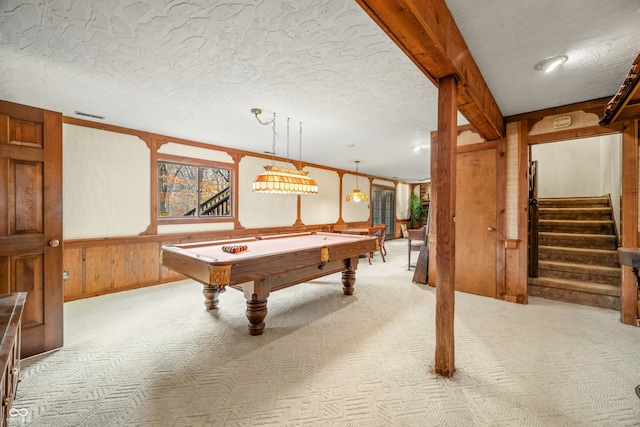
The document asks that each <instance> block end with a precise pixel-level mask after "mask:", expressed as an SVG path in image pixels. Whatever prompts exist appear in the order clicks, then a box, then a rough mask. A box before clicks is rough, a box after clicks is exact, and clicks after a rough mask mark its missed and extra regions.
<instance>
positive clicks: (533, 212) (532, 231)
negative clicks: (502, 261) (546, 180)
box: [529, 160, 539, 277]
mask: <svg viewBox="0 0 640 427" xmlns="http://www.w3.org/2000/svg"><path fill="white" fill-rule="evenodd" d="M538 220H539V214H538V161H537V160H534V161H532V162H529V277H538Z"/></svg>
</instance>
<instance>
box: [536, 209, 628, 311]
mask: <svg viewBox="0 0 640 427" xmlns="http://www.w3.org/2000/svg"><path fill="white" fill-rule="evenodd" d="M538 206H539V208H538V213H539V221H538V230H539V233H538V245H539V246H538V259H539V262H538V277H537V278H532V277H530V278H529V295H531V296H539V297H543V298H548V299H554V300H561V301H567V302H572V303H576V304H583V305H591V306H595V307H602V308H609V309H613V310H619V309H620V276H621V273H620V264H619V263H618V254H617V251H616V249H617V247H618V239H617V233H616V227H615V222H614V220H613V211H612V209H611V201H610V199H609V197H608V196H603V197H580V198H561V199H560V198H558V199H538Z"/></svg>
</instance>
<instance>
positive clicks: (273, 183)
mask: <svg viewBox="0 0 640 427" xmlns="http://www.w3.org/2000/svg"><path fill="white" fill-rule="evenodd" d="M251 112H252V113H253V114H254V115H255V116H256V119H257V120H258V122H259V123H260V124H262V125H272V129H273V142H272V145H271V152H272V153H273V164H272V165H270V166H265V167H264V169H265V171H264V172H263V173H261V174H260V175H258V176H256V177H255V178H254V180H253V186H252V187H253V191H256V192H259V193H272V194H318V184H316V182H315V181H314V180H313V179H312V178H309V177H308V176H307V172H304V171H302V170H298V169H289V168H283V167H278V166H276V165H275V153H276V113H273V118H271V119H270V120H267V121H266V122H263V121H262V120H260V118H259V117H258V114H261V113H262V110H260V109H259V108H252V109H251ZM287 160H289V119H287ZM300 169H302V122H300Z"/></svg>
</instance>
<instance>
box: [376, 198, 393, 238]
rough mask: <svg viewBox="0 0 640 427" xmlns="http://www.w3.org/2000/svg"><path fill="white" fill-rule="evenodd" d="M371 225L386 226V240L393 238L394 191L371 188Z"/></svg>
mask: <svg viewBox="0 0 640 427" xmlns="http://www.w3.org/2000/svg"><path fill="white" fill-rule="evenodd" d="M371 190H372V195H373V196H372V200H371V206H372V220H371V221H372V224H385V225H386V226H387V234H386V238H387V239H391V238H393V236H395V233H396V232H395V194H396V192H395V190H392V189H390V188H384V187H372V189H371Z"/></svg>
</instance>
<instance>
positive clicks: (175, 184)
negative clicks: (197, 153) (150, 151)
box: [158, 161, 231, 219]
mask: <svg viewBox="0 0 640 427" xmlns="http://www.w3.org/2000/svg"><path fill="white" fill-rule="evenodd" d="M158 206H159V209H158V210H159V212H158V216H159V217H160V218H172V219H176V218H190V217H191V218H194V217H197V218H215V217H230V216H231V170H229V169H222V168H217V167H210V166H198V165H192V164H183V163H172V162H164V161H161V162H158Z"/></svg>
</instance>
